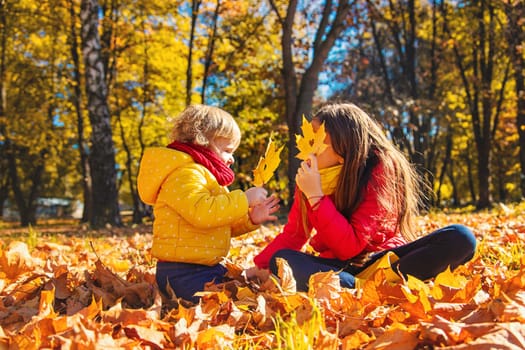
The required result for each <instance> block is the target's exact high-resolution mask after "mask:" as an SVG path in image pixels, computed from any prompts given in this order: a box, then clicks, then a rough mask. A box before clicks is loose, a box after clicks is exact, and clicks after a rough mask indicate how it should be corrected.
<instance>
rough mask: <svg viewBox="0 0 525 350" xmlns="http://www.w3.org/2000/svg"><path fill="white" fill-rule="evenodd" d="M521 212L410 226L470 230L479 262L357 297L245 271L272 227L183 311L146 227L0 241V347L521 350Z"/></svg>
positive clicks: (20, 234)
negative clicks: (298, 287) (226, 278)
mask: <svg viewBox="0 0 525 350" xmlns="http://www.w3.org/2000/svg"><path fill="white" fill-rule="evenodd" d="M524 213H525V207H524V206H523V205H521V206H516V207H507V206H499V207H498V208H497V209H495V210H492V211H490V212H483V213H463V214H458V213H450V212H449V213H438V214H430V215H427V216H424V217H421V218H420V227H421V229H422V230H424V231H431V230H433V229H435V228H438V227H441V226H444V225H447V224H450V223H462V224H466V225H468V226H469V227H471V228H472V229H473V230H474V232H475V233H476V235H477V237H478V238H479V242H480V243H479V249H478V253H477V255H476V256H475V258H474V259H473V260H472V261H471V262H469V263H468V264H467V265H465V266H464V267H461V268H459V269H457V270H455V271H453V272H450V271H445V272H444V273H442V274H441V275H439V276H438V277H437V278H436V279H434V280H432V281H426V282H422V281H419V280H417V279H409V280H407V281H404V283H402V284H396V285H391V284H389V283H388V282H384V279H383V278H382V273H383V272H382V271H381V270H379V271H378V272H377V274H376V275H375V276H374V277H373V278H371V279H370V280H368V281H366V282H365V284H364V285H363V287H362V288H360V289H356V290H348V289H341V288H340V286H339V283H338V279H337V276H336V275H334V274H332V273H320V274H317V275H315V276H314V278H313V279H312V280H311V282H310V285H311V288H310V292H309V293H297V292H295V281H294V280H293V278H292V277H291V274H290V272H289V271H288V269H287V266H286V265H285V264H284V265H282V266H281V273H280V276H279V278H272V279H269V280H267V281H260V282H259V283H256V282H253V281H250V282H248V281H245V280H244V277H243V274H242V271H243V269H244V268H248V267H250V266H252V258H253V256H254V255H255V254H257V252H258V251H259V250H260V249H261V248H262V247H263V246H264V245H265V244H266V242H268V241H269V240H270V239H271V238H272V237H273V236H274V235H276V234H277V233H278V231H279V229H280V227H279V226H272V227H270V226H267V227H263V228H261V229H260V230H259V231H258V232H255V233H253V234H250V235H246V236H243V237H241V238H239V239H234V240H233V242H232V249H231V254H230V256H229V257H228V260H227V261H226V262H225V263H226V264H227V267H228V269H229V272H230V275H231V277H232V279H233V280H232V281H231V282H229V283H227V284H224V285H219V286H215V287H214V288H210V289H209V290H207V291H205V292H203V293H202V299H201V302H200V303H199V304H197V305H192V304H188V303H184V302H178V301H177V300H176V299H175V298H172V299H170V300H168V299H166V298H164V299H163V298H162V297H161V296H160V295H159V293H158V290H157V288H156V286H155V278H154V267H155V261H154V259H152V257H151V255H150V246H151V232H150V231H151V226H149V225H144V226H139V227H127V228H119V229H111V228H108V229H106V230H102V231H97V232H93V231H90V230H88V229H86V228H85V227H84V228H83V227H80V226H77V225H75V224H71V225H69V226H64V225H55V226H48V227H42V228H40V227H37V228H30V229H17V230H15V229H8V228H6V227H5V225H4V229H3V230H2V231H0V246H1V248H2V249H1V251H0V297H1V300H0V349H39V348H57V349H58V348H60V349H95V348H121V349H143V348H149V349H165V348H181V349H191V348H198V349H208V348H209V349H217V348H221V349H229V348H231V349H239V348H241V349H252V348H257V349H312V348H316V349H433V348H442V349H471V348H472V349H474V348H475V349H494V348H498V349H523V348H525V267H524V266H525V257H524V254H523V253H524V247H523V241H524V239H525V221H524V220H523V219H524V215H523V214H524Z"/></svg>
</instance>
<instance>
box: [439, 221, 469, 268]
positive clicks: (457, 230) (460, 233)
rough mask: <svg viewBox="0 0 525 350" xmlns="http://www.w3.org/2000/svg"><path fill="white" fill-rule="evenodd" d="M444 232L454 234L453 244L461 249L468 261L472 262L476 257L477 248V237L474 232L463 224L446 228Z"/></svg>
mask: <svg viewBox="0 0 525 350" xmlns="http://www.w3.org/2000/svg"><path fill="white" fill-rule="evenodd" d="M444 230H447V231H449V232H451V233H453V236H452V237H451V240H452V242H451V244H454V246H456V247H461V248H462V249H463V251H464V256H465V257H466V258H467V260H470V259H471V258H472V257H473V256H474V253H475V251H476V246H477V241H476V236H475V235H474V233H473V232H472V230H471V229H470V228H468V227H467V226H465V225H461V224H453V225H450V226H447V227H444Z"/></svg>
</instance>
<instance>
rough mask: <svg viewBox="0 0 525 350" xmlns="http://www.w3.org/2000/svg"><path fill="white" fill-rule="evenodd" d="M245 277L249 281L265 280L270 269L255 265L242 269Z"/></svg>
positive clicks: (260, 281)
mask: <svg viewBox="0 0 525 350" xmlns="http://www.w3.org/2000/svg"><path fill="white" fill-rule="evenodd" d="M244 273H245V274H246V279H247V280H249V281H252V280H256V281H257V282H259V283H262V282H266V281H267V280H268V278H270V270H268V269H260V268H258V267H257V266H253V267H250V268H248V269H246V270H244Z"/></svg>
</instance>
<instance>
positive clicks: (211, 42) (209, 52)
mask: <svg viewBox="0 0 525 350" xmlns="http://www.w3.org/2000/svg"><path fill="white" fill-rule="evenodd" d="M220 8H221V0H217V6H215V11H214V12H213V19H212V23H213V24H212V26H213V30H212V33H211V35H210V37H209V38H208V48H207V49H206V56H205V59H204V74H203V76H202V90H201V103H203V104H206V88H207V86H208V75H209V74H210V67H211V64H212V62H213V51H214V50H215V40H216V38H217V22H218V19H219V10H220Z"/></svg>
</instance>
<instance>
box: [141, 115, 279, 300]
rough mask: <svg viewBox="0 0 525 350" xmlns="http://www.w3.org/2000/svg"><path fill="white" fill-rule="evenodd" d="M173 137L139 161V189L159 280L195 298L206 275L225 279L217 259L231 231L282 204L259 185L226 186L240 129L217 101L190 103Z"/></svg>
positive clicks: (250, 225) (249, 227) (254, 223)
mask: <svg viewBox="0 0 525 350" xmlns="http://www.w3.org/2000/svg"><path fill="white" fill-rule="evenodd" d="M171 136H172V139H173V140H174V141H173V142H172V143H170V144H169V145H168V147H157V148H149V149H147V150H146V152H145V153H144V156H143V158H142V160H141V164H140V170H139V175H138V180H137V181H138V190H139V193H140V196H141V198H142V200H143V201H144V202H145V203H147V204H150V205H153V210H154V212H153V213H154V217H155V219H154V223H153V244H152V248H151V253H152V255H153V256H154V257H155V258H157V259H158V262H157V270H156V280H157V284H158V286H159V289H160V290H161V292H163V293H165V294H168V291H167V290H168V286H167V285H168V283H169V286H170V288H171V289H172V290H173V291H174V292H175V295H176V296H177V297H181V298H183V299H186V300H189V301H192V302H198V300H199V298H197V297H195V296H194V294H195V292H197V291H202V290H203V289H204V285H205V284H206V283H208V282H214V283H221V282H222V281H223V279H224V276H225V274H226V272H227V270H226V268H225V267H224V266H223V265H221V264H220V262H221V260H222V259H223V258H224V257H225V256H226V255H227V254H228V250H229V247H230V238H231V237H232V236H237V235H240V234H243V233H246V232H249V231H253V230H255V229H256V228H257V227H258V225H259V224H261V223H263V222H265V221H267V220H276V219H277V218H276V217H275V216H273V215H272V214H273V213H275V212H276V211H277V210H278V208H279V205H278V201H279V200H278V198H276V197H275V196H270V197H266V196H267V192H266V190H265V189H264V188H262V187H253V188H250V189H248V190H246V191H245V192H243V191H241V190H234V191H231V192H229V191H228V189H227V187H226V186H228V185H230V184H231V183H232V182H233V180H234V178H235V175H234V173H233V171H232V170H231V169H230V166H231V165H232V164H233V162H234V158H233V153H234V152H235V150H236V149H237V147H238V146H239V143H240V140H241V132H240V130H239V127H238V125H237V123H236V122H235V120H234V119H233V117H232V116H231V115H230V114H229V113H227V112H225V111H223V110H221V109H219V108H216V107H211V106H204V105H193V106H189V107H188V108H186V109H185V110H184V111H183V112H182V113H181V114H180V115H179V117H178V118H177V119H176V120H175V121H174V126H173V130H172V135H171Z"/></svg>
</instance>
